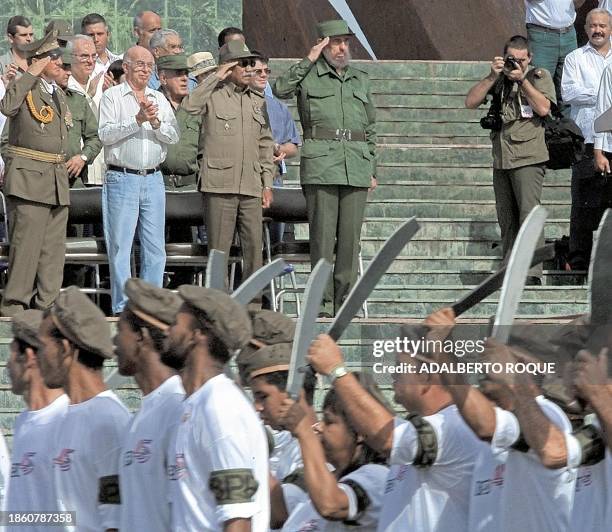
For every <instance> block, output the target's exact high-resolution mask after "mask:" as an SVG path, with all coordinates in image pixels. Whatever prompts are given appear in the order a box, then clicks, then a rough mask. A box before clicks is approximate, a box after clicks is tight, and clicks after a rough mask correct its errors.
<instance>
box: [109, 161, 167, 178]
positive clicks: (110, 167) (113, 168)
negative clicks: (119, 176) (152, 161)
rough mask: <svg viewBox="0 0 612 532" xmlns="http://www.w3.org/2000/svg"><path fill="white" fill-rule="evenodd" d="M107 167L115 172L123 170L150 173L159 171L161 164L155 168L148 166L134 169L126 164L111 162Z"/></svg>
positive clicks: (132, 172)
mask: <svg viewBox="0 0 612 532" xmlns="http://www.w3.org/2000/svg"><path fill="white" fill-rule="evenodd" d="M106 167H107V168H108V169H109V170H112V171H113V172H123V173H124V174H136V175H149V174H154V173H155V172H159V166H156V167H155V168H146V169H144V170H133V169H132V168H126V167H125V166H117V165H116V164H109V165H107V166H106Z"/></svg>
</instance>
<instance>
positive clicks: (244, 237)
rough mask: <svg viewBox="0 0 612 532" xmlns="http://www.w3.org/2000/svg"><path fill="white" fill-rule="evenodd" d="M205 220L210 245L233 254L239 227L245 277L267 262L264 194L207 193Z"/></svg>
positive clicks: (211, 247)
mask: <svg viewBox="0 0 612 532" xmlns="http://www.w3.org/2000/svg"><path fill="white" fill-rule="evenodd" d="M204 221H205V223H206V234H207V236H208V248H209V249H218V250H219V251H223V252H224V253H225V256H226V257H229V253H230V249H231V247H232V241H233V240H234V233H235V231H236V228H238V236H239V237H240V248H241V251H242V260H243V264H242V278H243V279H248V277H249V276H250V275H251V274H252V273H253V272H255V271H257V270H258V269H259V268H261V267H262V265H263V254H262V243H263V236H262V208H261V198H256V197H253V196H244V195H241V194H212V193H209V192H206V193H205V194H204Z"/></svg>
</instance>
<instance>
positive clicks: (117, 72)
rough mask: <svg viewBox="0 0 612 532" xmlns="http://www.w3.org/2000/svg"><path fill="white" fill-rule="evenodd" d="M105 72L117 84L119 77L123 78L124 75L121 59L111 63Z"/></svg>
mask: <svg viewBox="0 0 612 532" xmlns="http://www.w3.org/2000/svg"><path fill="white" fill-rule="evenodd" d="M107 72H109V73H110V74H111V75H112V76H113V79H114V80H115V81H117V82H119V80H120V79H121V76H123V74H124V72H123V59H117V60H116V61H113V62H112V63H111V64H110V65H109V67H108V70H107Z"/></svg>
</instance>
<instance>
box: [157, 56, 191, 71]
mask: <svg viewBox="0 0 612 532" xmlns="http://www.w3.org/2000/svg"><path fill="white" fill-rule="evenodd" d="M156 64H157V70H189V66H188V65H187V56H185V54H176V55H163V56H162V57H158V58H157V62H156Z"/></svg>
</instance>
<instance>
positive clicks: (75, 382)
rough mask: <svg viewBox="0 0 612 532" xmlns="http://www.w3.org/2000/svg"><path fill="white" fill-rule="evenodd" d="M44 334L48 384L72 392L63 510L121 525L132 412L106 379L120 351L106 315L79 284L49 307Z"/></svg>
mask: <svg viewBox="0 0 612 532" xmlns="http://www.w3.org/2000/svg"><path fill="white" fill-rule="evenodd" d="M39 340H40V345H41V348H40V350H39V361H40V369H41V372H42V375H43V379H44V381H45V384H46V385H47V386H48V387H50V388H62V387H63V388H64V390H66V393H67V394H68V396H69V397H70V405H69V406H68V413H67V414H66V416H65V417H64V419H63V421H62V423H61V425H60V426H59V427H58V431H57V438H56V439H55V441H53V446H54V447H53V448H54V451H53V453H54V454H53V456H54V458H53V479H54V484H55V490H56V496H57V505H58V509H59V510H62V511H72V512H76V519H77V525H76V527H69V530H78V532H100V531H101V530H106V531H108V530H116V529H118V528H119V513H120V506H119V505H120V502H121V499H120V493H119V478H118V472H119V458H120V454H121V441H122V439H123V437H124V435H125V429H126V427H127V424H128V422H129V418H130V415H129V413H128V411H127V409H126V408H125V406H124V405H123V404H122V403H121V401H119V399H118V398H117V396H116V395H115V394H114V393H113V392H112V391H110V390H107V389H106V386H105V384H104V377H103V374H102V368H103V365H104V361H105V360H109V359H111V358H113V344H112V343H111V338H110V327H109V325H108V322H107V321H106V317H105V316H104V314H103V313H102V311H101V310H100V309H99V308H98V307H97V306H96V305H95V304H94V303H93V302H92V301H91V300H90V299H89V298H88V297H87V296H86V295H85V294H84V293H82V292H81V291H80V290H79V289H78V288H77V287H75V286H71V287H69V288H67V289H66V290H65V291H63V292H61V293H60V295H59V296H58V297H57V299H56V301H55V303H54V304H53V306H52V307H51V308H50V309H49V310H47V311H45V315H44V319H43V321H42V323H41V326H40V331H39Z"/></svg>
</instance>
